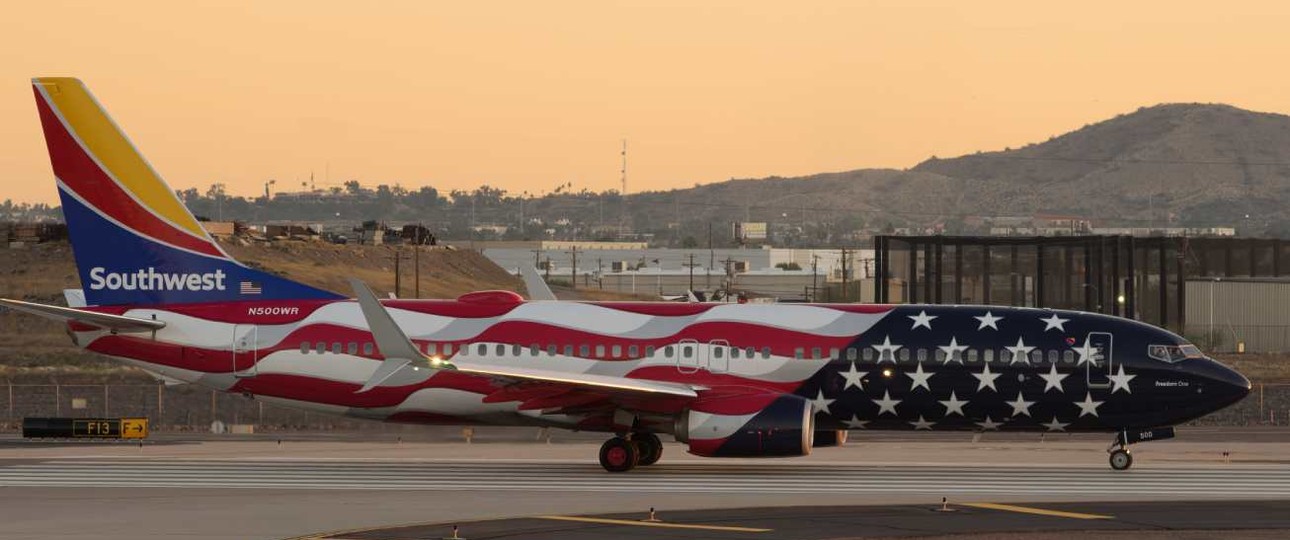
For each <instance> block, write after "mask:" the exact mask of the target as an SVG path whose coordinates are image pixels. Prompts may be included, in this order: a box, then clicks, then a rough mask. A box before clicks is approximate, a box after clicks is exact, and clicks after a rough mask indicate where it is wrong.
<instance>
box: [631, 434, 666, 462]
mask: <svg viewBox="0 0 1290 540" xmlns="http://www.w3.org/2000/svg"><path fill="white" fill-rule="evenodd" d="M632 442H634V443H636V446H637V450H639V451H640V463H637V465H640V466H642V467H644V466H646V465H653V464H655V463H658V458H661V457H663V441H661V440H659V438H658V435H655V434H653V433H634V434H632Z"/></svg>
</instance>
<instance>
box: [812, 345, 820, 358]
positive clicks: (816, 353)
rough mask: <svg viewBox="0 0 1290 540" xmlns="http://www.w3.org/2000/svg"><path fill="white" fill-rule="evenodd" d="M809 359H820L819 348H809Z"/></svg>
mask: <svg viewBox="0 0 1290 540" xmlns="http://www.w3.org/2000/svg"><path fill="white" fill-rule="evenodd" d="M811 358H812V359H814V360H819V359H820V348H819V347H811Z"/></svg>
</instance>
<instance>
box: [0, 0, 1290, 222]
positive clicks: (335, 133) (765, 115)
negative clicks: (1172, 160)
mask: <svg viewBox="0 0 1290 540" xmlns="http://www.w3.org/2000/svg"><path fill="white" fill-rule="evenodd" d="M1059 4H1060V7H1056V6H1058V5H1059ZM788 6H792V7H791V8H790V7H788ZM0 20H2V21H4V22H0V182H3V184H2V185H3V186H4V189H3V190H2V191H0V199H4V198H12V199H14V200H18V201H44V202H54V201H55V199H56V194H55V190H54V186H53V179H52V175H51V172H50V168H49V162H48V158H47V155H46V153H45V149H44V143H43V141H42V139H41V136H40V129H39V122H38V120H37V117H36V114H35V107H34V104H33V98H32V95H31V90H30V86H29V82H28V81H29V79H30V78H31V77H33V76H39V75H70V76H77V77H80V78H82V79H84V80H85V81H86V83H87V84H88V85H89V87H90V89H91V91H93V92H94V93H95V95H96V96H97V97H98V98H99V100H100V101H101V102H102V103H103V104H104V106H106V107H107V108H108V110H109V112H111V113H112V115H113V117H114V118H115V119H116V120H117V122H118V123H119V124H121V125H122V127H123V128H124V129H125V130H126V132H127V133H128V134H129V135H130V136H131V138H132V139H133V140H134V141H135V143H136V144H137V145H138V146H139V147H140V148H141V149H142V150H143V152H144V154H145V155H146V156H147V157H148V158H149V160H150V161H151V162H152V164H153V165H154V166H155V167H156V168H157V169H158V170H159V171H160V172H161V174H162V175H163V176H164V177H165V178H166V179H167V181H168V182H169V183H170V184H171V186H172V187H175V188H186V187H192V186H198V187H202V188H204V187H205V186H207V185H209V184H210V183H212V182H217V181H222V182H225V183H227V184H228V185H229V190H230V191H231V192H233V193H236V194H244V195H250V194H255V193H258V192H260V191H261V190H262V189H263V187H262V186H263V182H264V180H265V179H268V178H276V179H278V186H277V187H278V189H290V188H292V186H293V183H295V184H294V185H295V186H298V185H299V184H298V182H299V181H301V180H304V179H307V178H308V176H309V173H310V171H314V172H315V174H316V175H317V179H318V184H319V186H320V187H322V186H323V185H325V184H327V183H328V182H327V179H328V178H329V179H330V183H331V184H338V183H339V182H341V181H343V180H346V179H350V178H357V179H359V180H361V181H364V182H369V183H376V182H387V183H393V182H399V183H401V184H403V185H404V186H408V187H415V186H420V185H425V184H430V185H434V186H435V187H438V188H440V189H441V190H448V189H455V188H457V189H470V188H473V187H475V186H478V185H480V184H483V183H487V184H490V185H493V186H498V187H502V188H504V189H507V190H510V191H515V192H519V191H525V190H527V191H529V192H532V193H538V192H543V191H550V190H551V189H552V188H553V187H554V186H555V185H557V184H559V183H563V182H568V181H572V182H573V183H574V185H575V187H576V188H582V187H586V188H589V189H593V190H602V189H609V188H614V187H617V185H618V168H619V164H618V160H619V156H618V146H619V144H620V140H621V139H623V138H627V139H629V141H630V142H629V145H630V164H629V168H630V171H629V186H628V187H629V191H638V190H643V189H666V188H671V187H685V186H690V185H693V184H695V183H706V182H713V181H720V180H725V179H728V178H731V177H760V176H768V175H785V176H787V175H798V174H808V173H814V172H825V171H836V170H847V169H856V168H864V167H907V166H912V165H913V164H915V163H917V162H918V161H921V160H923V159H925V158H927V157H928V156H930V155H939V156H950V155H956V154H961V153H967V152H972V151H975V150H978V149H998V148H1002V147H1004V146H1017V145H1021V144H1025V143H1027V142H1032V141H1042V140H1044V139H1046V138H1048V137H1049V136H1051V135H1054V134H1058V133H1062V132H1065V131H1068V130H1070V129H1074V128H1078V127H1079V126H1081V125H1083V124H1085V123H1090V122H1093V121H1097V120H1101V119H1104V118H1107V117H1110V116H1113V115H1115V114H1118V113H1121V112H1128V111H1131V110H1133V109H1135V108H1137V107H1139V106H1142V105H1151V104H1155V103H1160V102H1173V101H1202V102H1224V103H1230V104H1233V105H1237V106H1239V107H1245V108H1250V109H1255V110H1262V111H1274V112H1290V65H1288V64H1287V61H1288V60H1290V38H1288V37H1287V34H1286V33H1285V30H1284V23H1285V21H1286V20H1290V3H1286V2H1225V3H1214V2H1179V1H1161V2H1136V1H1135V2H1125V1H1111V2H1079V3H1051V2H1033V1H1018V2H985V1H978V2H960V1H945V2H909V1H900V2H897V1H892V2H862V1H843V2H800V3H789V2H779V1H760V0H757V1H754V0H740V1H731V2H695V1H692V0H691V1H680V2H659V1H651V2H643V1H642V2H609V1H605V0H597V1H587V2H560V1H553V2H530V1H523V2H520V1H517V2H487V1H484V2H481V1H474V2H428V1H409V2H393V1H383V2H321V1H316V0H315V1H307V2H267V1H266V2H193V1H184V2H174V1H162V2H125V1H120V2H118V1H113V2H68V1H52V0H42V1H40V2H22V3H10V4H8V5H6V6H5V7H4V8H3V10H2V14H0Z"/></svg>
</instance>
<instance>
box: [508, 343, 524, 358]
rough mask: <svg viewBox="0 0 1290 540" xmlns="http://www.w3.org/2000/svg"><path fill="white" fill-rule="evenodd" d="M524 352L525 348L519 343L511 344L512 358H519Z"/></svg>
mask: <svg viewBox="0 0 1290 540" xmlns="http://www.w3.org/2000/svg"><path fill="white" fill-rule="evenodd" d="M523 351H524V347H522V346H520V344H519V343H513V344H511V356H514V357H516V358H519V356H520V354H523Z"/></svg>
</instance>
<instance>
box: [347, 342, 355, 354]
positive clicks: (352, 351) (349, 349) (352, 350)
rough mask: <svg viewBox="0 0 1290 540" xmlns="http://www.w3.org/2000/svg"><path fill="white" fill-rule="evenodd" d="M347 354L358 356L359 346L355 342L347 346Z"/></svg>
mask: <svg viewBox="0 0 1290 540" xmlns="http://www.w3.org/2000/svg"><path fill="white" fill-rule="evenodd" d="M345 352H347V353H349V354H358V344H357V343H354V342H353V341H351V342H349V344H347V345H345Z"/></svg>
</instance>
